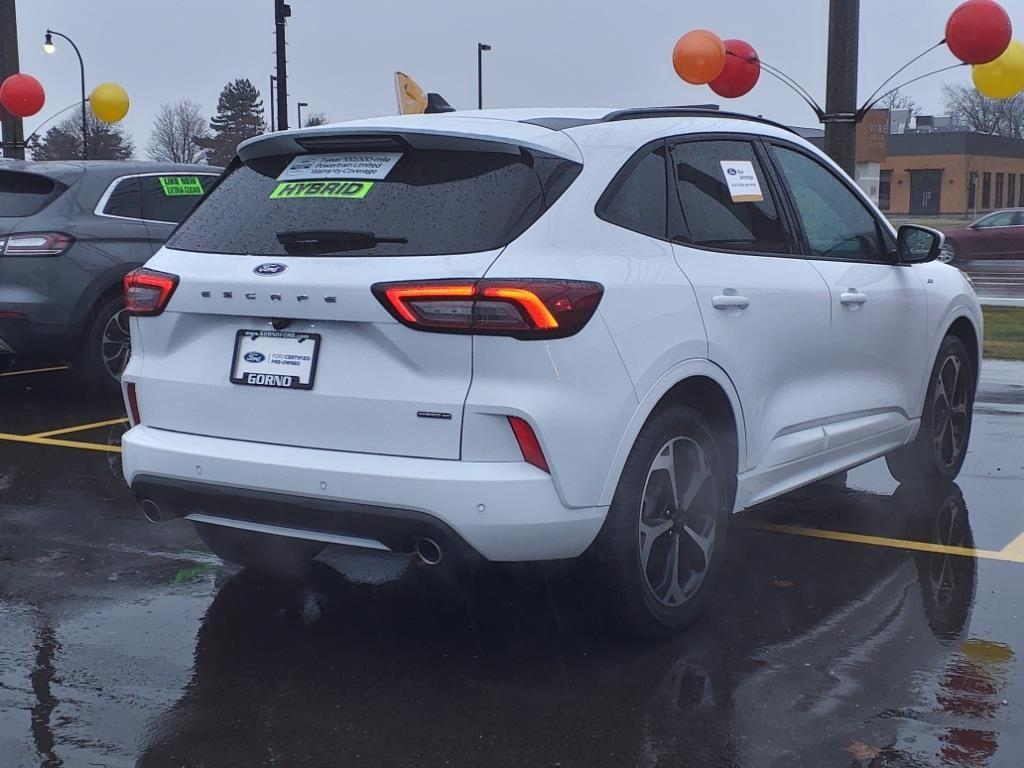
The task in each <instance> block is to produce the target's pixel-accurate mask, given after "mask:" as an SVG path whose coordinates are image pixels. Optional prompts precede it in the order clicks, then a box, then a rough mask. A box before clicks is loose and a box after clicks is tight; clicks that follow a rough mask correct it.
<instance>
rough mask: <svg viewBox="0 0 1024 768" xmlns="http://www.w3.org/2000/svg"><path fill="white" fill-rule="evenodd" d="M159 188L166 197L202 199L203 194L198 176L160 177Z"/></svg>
mask: <svg viewBox="0 0 1024 768" xmlns="http://www.w3.org/2000/svg"><path fill="white" fill-rule="evenodd" d="M160 186H161V187H162V188H163V190H164V194H165V195H167V197H202V196H203V195H204V194H205V190H204V189H203V183H202V182H201V181H200V180H199V177H198V176H161V177H160Z"/></svg>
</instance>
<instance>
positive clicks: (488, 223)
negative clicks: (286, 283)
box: [168, 148, 581, 256]
mask: <svg viewBox="0 0 1024 768" xmlns="http://www.w3.org/2000/svg"><path fill="white" fill-rule="evenodd" d="M343 156H344V157H343ZM339 157H341V160H339V159H338V158H339ZM346 157H347V156H346V154H345V153H339V154H334V155H313V154H309V155H280V156H275V157H269V158H258V159H254V160H250V161H249V162H248V164H242V163H241V162H239V161H238V160H236V161H235V163H234V164H233V165H232V167H231V168H229V169H228V171H227V173H226V175H225V177H224V178H223V180H222V181H221V183H220V184H219V185H218V186H217V187H216V188H215V189H214V190H213V191H212V192H211V193H210V195H209V196H208V197H207V198H206V199H205V200H203V202H202V203H201V204H200V205H199V206H198V207H197V208H196V210H195V211H194V212H193V213H192V215H191V216H189V217H188V218H187V219H186V220H185V222H184V223H183V224H182V225H181V226H180V227H179V228H178V230H177V232H176V233H175V234H174V235H173V236H172V237H171V239H170V240H169V242H168V245H169V246H170V247H171V248H178V249H181V250H187V251H200V252H206V253H230V254H251V255H254V256H286V255H293V256H295V255H328V256H329V255H332V254H339V255H345V256H427V255H436V254H452V253H473V252H476V251H487V250H492V249H494V248H500V247H503V246H505V245H507V244H508V243H510V242H512V240H514V239H515V238H516V237H518V236H519V235H520V234H522V232H524V231H525V230H526V229H527V228H528V227H529V226H530V225H531V224H533V223H534V222H535V221H536V220H537V219H538V218H539V217H540V216H541V215H542V214H543V213H544V211H545V210H547V208H548V207H550V206H551V205H552V203H554V201H555V200H556V199H557V198H558V196H559V195H560V194H561V193H562V192H564V191H565V189H566V188H567V187H568V185H569V184H570V183H571V182H572V180H573V179H574V178H575V177H576V175H577V174H578V173H579V170H580V168H581V166H580V165H579V164H577V163H573V162H571V161H569V160H565V159H563V158H558V157H553V156H551V155H547V154H544V153H541V152H534V151H527V150H525V149H524V150H521V151H517V152H516V153H515V154H508V153H506V152H480V151H462V150H449V149H441V150H439V149H429V150H428V149H413V148H406V149H404V150H403V151H402V152H401V153H400V157H397V161H396V162H394V164H393V165H392V164H391V162H383V163H378V167H376V168H371V169H370V170H368V171H367V170H362V171H359V172H352V169H353V168H357V167H364V168H365V167H366V166H359V165H358V164H356V163H354V162H347V161H346ZM296 158H299V160H298V161H296ZM293 161H296V162H293ZM391 161H394V155H392V157H391ZM318 162H319V163H321V165H320V168H319V169H318V170H316V171H313V172H312V173H313V174H317V173H318V174H319V175H314V176H313V177H312V178H311V177H310V171H309V169H310V168H311V167H315V166H316V165H317V163H318ZM323 163H326V164H327V166H326V167H327V170H324V165H323ZM331 163H334V164H333V165H331ZM332 168H333V169H339V168H340V169H343V170H331V169H332ZM304 174H305V177H304Z"/></svg>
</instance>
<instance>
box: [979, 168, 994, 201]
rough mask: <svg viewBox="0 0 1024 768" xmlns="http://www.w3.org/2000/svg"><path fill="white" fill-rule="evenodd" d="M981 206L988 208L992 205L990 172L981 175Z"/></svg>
mask: <svg viewBox="0 0 1024 768" xmlns="http://www.w3.org/2000/svg"><path fill="white" fill-rule="evenodd" d="M981 207H982V208H984V209H985V210H988V209H989V208H991V207H992V174H991V173H986V174H983V175H982V177H981Z"/></svg>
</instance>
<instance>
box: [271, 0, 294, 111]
mask: <svg viewBox="0 0 1024 768" xmlns="http://www.w3.org/2000/svg"><path fill="white" fill-rule="evenodd" d="M291 15H292V7H291V6H290V5H288V3H286V2H285V1H284V0H274V32H275V36H276V38H277V129H278V130H279V131H287V130H288V55H287V53H288V52H287V45H288V42H287V40H286V39H285V25H286V24H287V19H288V17H289V16H291Z"/></svg>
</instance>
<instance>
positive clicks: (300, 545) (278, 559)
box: [193, 522, 325, 575]
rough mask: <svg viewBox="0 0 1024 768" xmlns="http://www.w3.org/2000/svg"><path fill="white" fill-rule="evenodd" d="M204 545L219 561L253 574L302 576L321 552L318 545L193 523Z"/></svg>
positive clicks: (316, 543)
mask: <svg viewBox="0 0 1024 768" xmlns="http://www.w3.org/2000/svg"><path fill="white" fill-rule="evenodd" d="M193 525H194V526H195V528H196V533H197V534H198V535H199V538H200V539H202V540H203V543H204V544H205V545H206V546H207V547H209V548H210V550H211V551H212V552H213V553H214V554H215V555H217V557H219V558H220V559H221V560H224V561H226V562H229V563H234V564H235V565H240V566H242V567H243V568H250V569H252V570H254V571H261V572H265V573H274V574H280V575H294V574H301V573H302V572H303V571H305V570H306V568H307V566H308V565H309V564H310V562H312V560H313V558H315V557H316V556H317V555H318V554H320V552H321V551H323V548H324V546H325V545H324V544H322V543H320V542H318V541H307V540H305V539H292V538H289V537H286V536H273V535H270V534H266V533H255V532H253V531H243V530H240V529H238V528H228V527H227V526H223V525H212V524H210V523H198V522H197V523H193Z"/></svg>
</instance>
